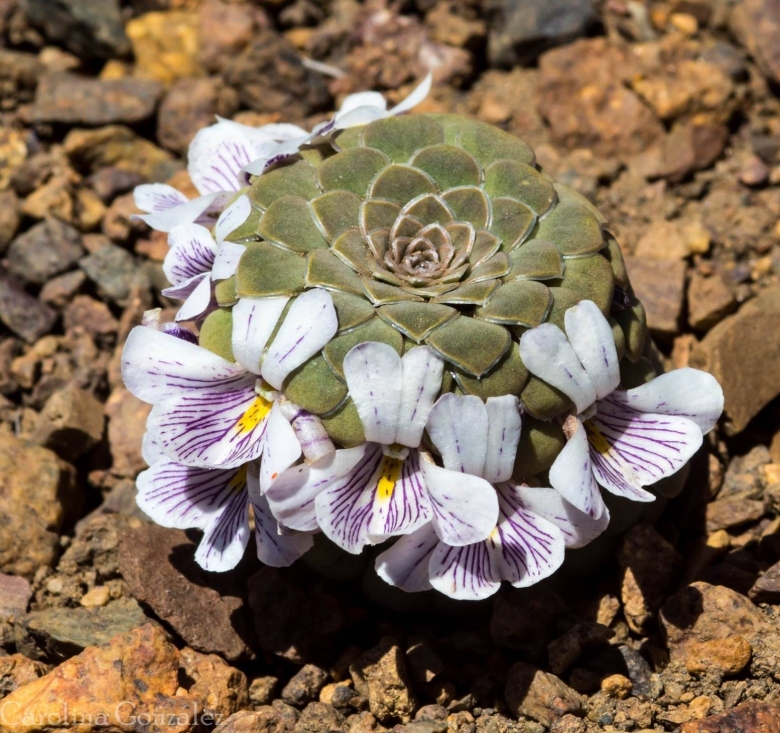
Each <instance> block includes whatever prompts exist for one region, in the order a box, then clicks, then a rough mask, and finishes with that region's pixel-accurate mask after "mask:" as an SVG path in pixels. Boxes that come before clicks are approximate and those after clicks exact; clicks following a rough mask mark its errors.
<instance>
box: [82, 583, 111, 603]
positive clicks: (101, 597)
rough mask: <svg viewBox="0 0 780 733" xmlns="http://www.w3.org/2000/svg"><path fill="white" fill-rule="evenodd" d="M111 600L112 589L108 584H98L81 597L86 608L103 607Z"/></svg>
mask: <svg viewBox="0 0 780 733" xmlns="http://www.w3.org/2000/svg"><path fill="white" fill-rule="evenodd" d="M110 600H111V589H110V588H109V587H108V586H107V585H96V586H95V587H94V588H92V589H91V590H88V591H87V592H86V593H85V594H84V595H83V596H82V597H81V601H80V603H81V605H82V606H84V608H102V607H103V606H105V605H107V604H108V602H109V601H110Z"/></svg>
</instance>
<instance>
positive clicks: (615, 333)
mask: <svg viewBox="0 0 780 733" xmlns="http://www.w3.org/2000/svg"><path fill="white" fill-rule="evenodd" d="M607 320H608V321H609V325H610V326H611V327H612V338H613V339H615V349H616V350H617V356H618V361H620V360H621V359H622V358H623V357H624V356H625V353H626V335H625V334H624V333H623V329H622V328H621V327H620V324H619V323H618V322H617V321H616V320H615V319H614V318H607Z"/></svg>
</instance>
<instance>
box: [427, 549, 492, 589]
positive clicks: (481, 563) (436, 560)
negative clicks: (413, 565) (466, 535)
mask: <svg viewBox="0 0 780 733" xmlns="http://www.w3.org/2000/svg"><path fill="white" fill-rule="evenodd" d="M495 560H496V559H495V557H494V555H493V554H491V552H490V550H489V549H488V546H487V543H486V542H477V543H476V544H473V545H466V546H465V547H450V546H449V545H446V544H444V543H443V542H440V543H439V544H438V545H436V547H435V549H434V550H433V553H432V554H431V559H430V562H429V565H428V569H429V573H430V582H431V586H433V587H434V588H435V589H436V590H437V591H439V592H440V593H443V594H444V595H445V596H449V597H450V598H455V599H457V600H461V601H479V600H482V599H483V598H489V597H490V596H492V595H493V594H494V593H495V592H496V591H497V590H498V589H499V588H500V587H501V576H500V574H499V572H500V571H499V568H498V567H497V565H496V561H495Z"/></svg>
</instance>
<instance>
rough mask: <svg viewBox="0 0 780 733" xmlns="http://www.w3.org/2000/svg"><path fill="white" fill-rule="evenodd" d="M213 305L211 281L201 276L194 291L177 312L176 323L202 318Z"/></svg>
mask: <svg viewBox="0 0 780 733" xmlns="http://www.w3.org/2000/svg"><path fill="white" fill-rule="evenodd" d="M212 305H213V286H212V283H211V280H210V279H209V278H208V277H207V276H206V275H201V281H200V282H199V283H198V284H197V286H196V287H195V289H194V290H193V291H192V292H191V293H190V294H189V295H188V296H187V300H185V301H184V303H183V304H182V306H181V308H179V312H178V313H177V314H176V320H177V321H196V320H198V319H200V318H203V317H204V316H205V315H206V314H207V312H208V311H209V308H210V306H212Z"/></svg>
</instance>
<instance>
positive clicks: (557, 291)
mask: <svg viewBox="0 0 780 733" xmlns="http://www.w3.org/2000/svg"><path fill="white" fill-rule="evenodd" d="M550 293H552V297H553V303H552V308H550V312H549V313H548V314H547V323H552V324H553V325H555V326H558V328H560V329H561V331H564V332H565V331H566V329H565V328H564V325H563V317H564V315H565V314H566V311H567V310H569V308H571V307H572V306H575V305H577V303H579V302H580V301H581V300H582V298H581V297H580V296H579V294H578V293H575V292H574V291H573V290H569V288H560V287H551V288H550ZM518 335H519V334H518Z"/></svg>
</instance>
